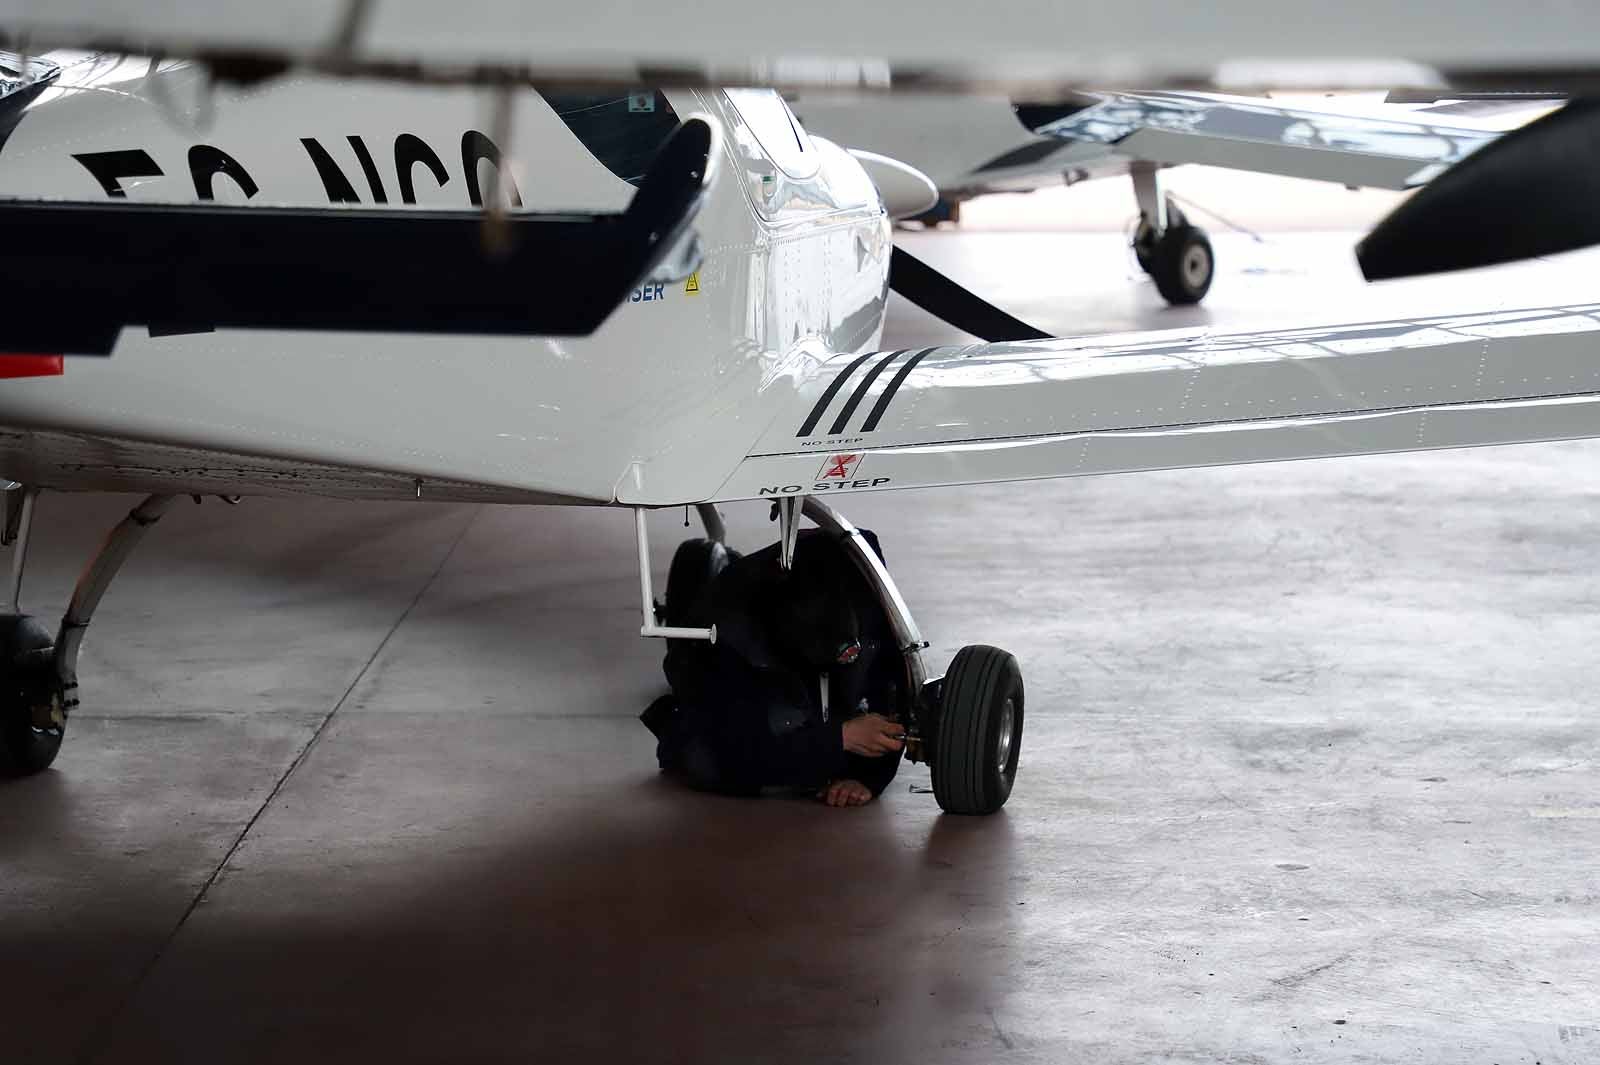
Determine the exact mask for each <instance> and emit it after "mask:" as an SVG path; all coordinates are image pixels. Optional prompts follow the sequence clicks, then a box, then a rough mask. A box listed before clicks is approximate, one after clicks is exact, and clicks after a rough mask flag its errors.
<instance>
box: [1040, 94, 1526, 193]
mask: <svg viewBox="0 0 1600 1065" xmlns="http://www.w3.org/2000/svg"><path fill="white" fill-rule="evenodd" d="M1017 117H1018V118H1019V119H1021V121H1022V124H1023V125H1024V126H1026V127H1027V128H1028V129H1030V130H1032V131H1033V132H1034V133H1035V134H1037V135H1039V136H1044V137H1056V138H1058V139H1060V140H1063V141H1071V142H1089V143H1096V144H1104V145H1106V146H1107V147H1109V148H1111V149H1112V150H1113V151H1115V152H1116V153H1117V154H1118V155H1121V156H1123V157H1125V158H1128V159H1131V160H1139V161H1143V162H1150V163H1162V164H1169V165H1177V164H1181V163H1198V164H1201V165H1204V166H1220V167H1228V168H1231V169H1235V170H1251V171H1256V172H1259V173H1265V174H1279V175H1282V176H1284V177H1297V178H1311V179H1314V180H1318V181H1334V182H1338V183H1339V184H1341V185H1352V186H1360V187H1364V188H1381V189H1396V190H1399V189H1409V188H1414V187H1416V186H1418V185H1422V184H1424V183H1426V182H1427V181H1428V180H1430V179H1431V178H1432V177H1433V176H1434V175H1435V174H1437V173H1439V172H1440V171H1442V170H1443V169H1444V168H1445V167H1448V166H1450V165H1452V164H1454V163H1457V162H1459V161H1460V160H1462V159H1464V158H1466V157H1467V156H1468V155H1470V154H1472V153H1473V152H1474V151H1476V150H1478V149H1479V148H1481V147H1483V146H1484V145H1485V144H1488V143H1489V142H1490V141H1492V140H1494V139H1495V138H1496V137H1497V136H1499V135H1500V133H1501V132H1502V131H1501V130H1500V129H1497V128H1495V127H1494V126H1493V125H1491V124H1489V123H1486V122H1474V121H1473V120H1471V119H1467V118H1461V117H1457V116H1448V117H1446V118H1443V119H1441V117H1440V116H1437V115H1431V114H1427V113H1424V112H1421V111H1417V110H1409V109H1406V108H1404V107H1401V106H1399V105H1394V104H1377V105H1371V104H1365V103H1362V102H1359V101H1350V100H1346V101H1338V102H1336V101H1326V102H1322V101H1319V102H1318V103H1317V104H1315V105H1312V104H1294V105H1286V104H1284V103H1281V102H1279V101H1277V100H1272V99H1267V98H1264V97H1247V96H1225V95H1220V94H1216V93H1199V92H1104V93H1100V92H1097V93H1086V94H1080V97H1079V99H1078V100H1077V101H1075V102H1071V103H1066V104H1044V105H1029V104H1024V105H1019V106H1018V107H1017Z"/></svg>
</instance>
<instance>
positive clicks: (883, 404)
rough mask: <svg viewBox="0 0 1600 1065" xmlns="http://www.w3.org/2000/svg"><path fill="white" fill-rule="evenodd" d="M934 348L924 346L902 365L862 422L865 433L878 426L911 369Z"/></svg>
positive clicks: (909, 374) (862, 429)
mask: <svg viewBox="0 0 1600 1065" xmlns="http://www.w3.org/2000/svg"><path fill="white" fill-rule="evenodd" d="M933 350H934V349H933V348H923V349H922V350H921V351H919V352H917V353H916V354H915V355H913V356H911V358H909V359H907V360H906V362H905V365H903V366H901V367H900V369H899V371H898V372H896V373H895V375H894V377H893V378H892V379H891V380H890V381H889V387H888V388H886V389H884V392H883V395H881V396H879V397H878V402H877V403H876V404H874V405H873V407H872V413H871V414H868V415H867V420H866V421H864V422H862V423H861V431H862V432H863V433H870V432H872V430H874V429H876V428H877V427H878V421H879V419H881V418H882V417H883V415H884V412H886V411H887V410H888V409H889V404H890V403H891V402H893V401H894V394H895V393H896V392H898V391H900V386H901V385H903V384H905V381H906V378H907V377H910V376H911V371H912V370H915V369H916V368H917V363H919V362H921V361H922V360H923V359H925V358H927V357H928V355H929V354H930V353H931V352H932V351H933Z"/></svg>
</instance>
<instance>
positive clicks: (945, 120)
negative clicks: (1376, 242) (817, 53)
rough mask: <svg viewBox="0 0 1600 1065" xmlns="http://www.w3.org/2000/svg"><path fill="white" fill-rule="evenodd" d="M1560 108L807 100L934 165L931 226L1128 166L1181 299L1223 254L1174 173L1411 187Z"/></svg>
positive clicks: (874, 144)
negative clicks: (1199, 170)
mask: <svg viewBox="0 0 1600 1065" xmlns="http://www.w3.org/2000/svg"><path fill="white" fill-rule="evenodd" d="M1431 103H1432V102H1430V104H1431ZM1548 106H1549V103H1548V101H1541V100H1539V99H1538V98H1534V99H1532V100H1528V101H1521V102H1511V103H1507V102H1504V101H1498V100H1497V101H1494V102H1493V103H1487V104H1475V103H1469V104H1465V105H1463V104H1443V105H1432V106H1424V105H1416V106H1412V105H1405V104H1400V103H1388V102H1378V101H1374V100H1372V99H1370V98H1363V97H1350V96H1345V97H1332V98H1321V97H1319V98H1314V99H1298V100H1295V101H1293V102H1292V103H1291V102H1289V101H1286V100H1282V99H1274V98H1266V97H1246V96H1225V95H1219V94H1215V93H1200V92H1104V93H1079V94H1076V95H1075V96H1074V98H1072V99H1071V100H1069V101H1067V102H1064V103H1058V104H1048V105H1029V104H1019V105H1013V104H1012V102H1011V101H1010V100H1008V99H1006V98H1005V97H1003V96H969V95H946V94H940V95H878V96H854V97H846V96H839V95H811V94H806V95H803V96H801V97H800V98H799V99H798V100H797V101H796V102H795V110H796V113H797V114H798V115H799V116H800V118H801V120H802V121H803V122H805V123H806V125H807V126H808V127H809V128H810V129H811V130H813V131H814V132H816V133H819V134H822V135H823V136H826V137H828V138H830V139H831V140H834V141H835V142H837V143H839V144H844V145H848V146H850V147H852V148H857V149H866V150H869V151H871V152H873V153H877V154H880V155H884V156H889V157H891V158H893V159H896V160H899V161H900V162H903V163H905V164H907V165H908V166H911V167H915V168H916V169H918V170H920V171H922V172H923V173H924V174H926V175H927V176H928V178H929V179H930V180H931V181H932V183H933V184H934V185H935V186H936V187H937V189H938V201H937V203H935V204H931V205H929V207H931V209H927V213H926V214H921V215H920V217H923V218H924V219H926V220H928V221H945V220H956V219H958V218H959V212H960V205H961V203H962V202H963V201H965V200H969V199H972V198H974V197H976V196H981V195H984V194H986V193H993V192H1031V191H1033V190H1035V189H1040V188H1045V187H1049V186H1053V185H1057V184H1061V183H1065V184H1068V185H1074V184H1077V183H1078V182H1081V181H1087V180H1089V179H1091V178H1100V177H1113V176H1120V175H1124V174H1126V175H1128V176H1129V177H1131V178H1132V180H1133V191H1134V198H1135V201H1136V203H1137V204H1138V210H1139V222H1138V228H1137V230H1136V231H1135V234H1134V239H1133V249H1134V252H1135V254H1136V256H1137V257H1138V260H1139V265H1140V266H1141V267H1142V268H1143V269H1144V271H1145V272H1146V273H1147V274H1149V275H1150V277H1151V279H1152V280H1153V281H1154V282H1155V285H1156V288H1157V289H1158V290H1159V291H1160V293H1161V295H1162V297H1163V298H1164V299H1165V300H1166V301H1167V302H1168V303H1171V304H1176V305H1187V304H1195V303H1199V302H1200V301H1201V300H1202V299H1204V298H1205V295H1206V293H1207V291H1209V289H1210V288H1211V281H1212V278H1213V276H1214V274H1215V269H1216V256H1215V253H1214V252H1213V251H1212V248H1211V242H1210V240H1209V239H1208V238H1207V236H1206V232H1205V230H1203V229H1202V228H1201V227H1199V226H1198V225H1195V224H1194V223H1193V222H1191V221H1190V220H1189V219H1188V218H1186V217H1185V216H1184V214H1183V212H1182V211H1180V210H1179V209H1178V208H1177V206H1176V205H1175V204H1174V203H1173V202H1172V200H1171V197H1170V196H1169V195H1168V194H1167V193H1166V192H1165V191H1164V190H1163V188H1162V180H1161V172H1162V170H1163V169H1164V168H1166V167H1170V166H1177V165H1181V164H1184V163H1196V164H1200V165H1204V166H1216V167H1226V168H1229V169H1235V170H1247V171H1253V172H1256V173H1263V174H1278V175H1282V176H1285V177H1295V178H1309V179H1312V180H1317V181H1328V182H1334V183H1337V184H1341V185H1346V186H1349V187H1351V188H1379V189H1391V190H1397V191H1398V190H1405V189H1411V188H1416V187H1418V186H1420V185H1422V184H1425V183H1426V182H1427V181H1429V180H1431V179H1432V178H1433V177H1434V176H1435V175H1436V174H1438V173H1440V172H1441V171H1442V170H1444V168H1445V167H1447V166H1449V165H1451V164H1453V163H1456V162H1459V161H1460V160H1461V159H1463V158H1465V157H1466V156H1468V155H1470V154H1471V153H1472V152H1474V151H1477V150H1478V149H1479V148H1481V147H1482V146H1483V145H1485V144H1487V143H1489V142H1490V141H1492V140H1493V139H1494V138H1495V137H1497V136H1498V135H1499V134H1501V133H1502V132H1505V131H1506V130H1509V129H1512V128H1515V127H1516V126H1518V125H1520V124H1522V123H1523V122H1525V121H1527V120H1528V119H1531V118H1533V117H1535V116H1536V115H1538V114H1540V113H1542V112H1543V110H1546V109H1548ZM1463 111H1466V112H1468V113H1466V114H1463V113H1461V112H1463ZM889 206H890V209H891V211H896V208H897V207H898V208H900V211H896V213H902V214H918V213H919V212H920V211H922V210H924V209H925V208H922V207H919V206H918V204H917V203H915V202H908V203H905V204H898V205H897V204H890V205H889Z"/></svg>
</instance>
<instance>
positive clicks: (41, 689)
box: [0, 614, 67, 776]
mask: <svg viewBox="0 0 1600 1065" xmlns="http://www.w3.org/2000/svg"><path fill="white" fill-rule="evenodd" d="M54 642H55V638H54V635H53V634H52V633H51V632H50V630H48V629H46V628H45V627H44V626H43V625H42V624H40V623H39V622H38V620H36V619H35V618H32V617H29V616H27V615H25V614H7V615H0V776H28V775H30V774H33V773H39V772H42V771H44V770H46V769H48V768H50V764H51V763H52V762H54V761H55V760H56V754H57V753H58V752H59V751H60V750H61V740H62V738H63V736H64V734H65V732H66V726H67V718H66V710H65V706H66V699H65V692H64V691H63V689H62V685H61V681H60V679H59V678H58V677H57V676H56V668H55V662H54V661H53V660H52V658H51V649H52V647H53V646H54Z"/></svg>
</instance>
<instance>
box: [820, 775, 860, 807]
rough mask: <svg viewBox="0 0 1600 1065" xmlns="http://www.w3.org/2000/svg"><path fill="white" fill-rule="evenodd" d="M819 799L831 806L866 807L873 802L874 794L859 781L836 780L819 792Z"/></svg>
mask: <svg viewBox="0 0 1600 1065" xmlns="http://www.w3.org/2000/svg"><path fill="white" fill-rule="evenodd" d="M817 798H819V799H821V800H822V801H823V802H825V803H827V804H828V805H829V806H865V805H867V803H869V802H871V801H872V792H871V791H870V790H868V788H867V786H866V785H865V784H863V783H861V782H860V781H859V780H835V781H834V782H833V783H832V784H829V785H828V786H827V787H825V788H823V789H822V790H821V791H819V792H817Z"/></svg>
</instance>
